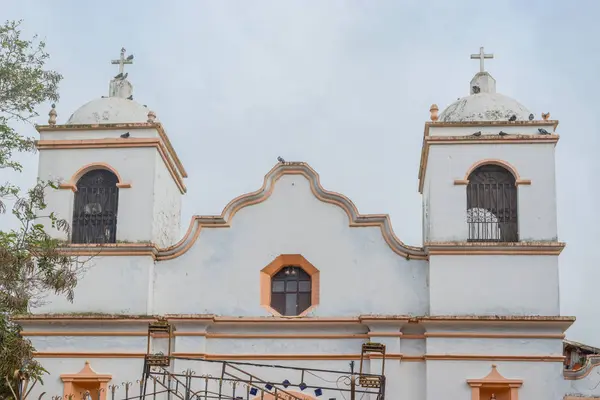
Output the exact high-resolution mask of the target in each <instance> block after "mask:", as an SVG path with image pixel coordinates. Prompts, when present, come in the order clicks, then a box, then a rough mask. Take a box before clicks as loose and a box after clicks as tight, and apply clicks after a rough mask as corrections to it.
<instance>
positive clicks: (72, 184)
mask: <svg viewBox="0 0 600 400" xmlns="http://www.w3.org/2000/svg"><path fill="white" fill-rule="evenodd" d="M96 169H104V170H107V171H110V172H112V173H113V174H115V176H116V177H117V187H118V188H119V189H129V188H131V183H125V182H123V178H121V175H120V174H119V171H117V170H116V169H115V168H113V167H111V166H110V165H109V164H107V163H104V162H96V163H91V164H87V165H85V166H83V167H81V168H79V169H78V170H77V172H75V173H74V174H73V176H72V177H71V179H69V180H68V181H67V182H65V183H61V184H60V185H59V186H58V188H59V189H69V190H72V191H73V192H76V191H77V182H78V181H79V179H81V177H82V176H83V175H85V174H86V173H88V172H90V171H93V170H96Z"/></svg>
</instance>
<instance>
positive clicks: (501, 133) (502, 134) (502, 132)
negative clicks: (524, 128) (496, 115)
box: [498, 131, 508, 136]
mask: <svg viewBox="0 0 600 400" xmlns="http://www.w3.org/2000/svg"><path fill="white" fill-rule="evenodd" d="M498 135H500V136H506V135H508V133H506V132H504V131H500V133H498Z"/></svg>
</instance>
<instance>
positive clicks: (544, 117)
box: [542, 112, 550, 121]
mask: <svg viewBox="0 0 600 400" xmlns="http://www.w3.org/2000/svg"><path fill="white" fill-rule="evenodd" d="M549 118H550V113H549V112H547V113H542V119H543V120H544V121H548V119H549Z"/></svg>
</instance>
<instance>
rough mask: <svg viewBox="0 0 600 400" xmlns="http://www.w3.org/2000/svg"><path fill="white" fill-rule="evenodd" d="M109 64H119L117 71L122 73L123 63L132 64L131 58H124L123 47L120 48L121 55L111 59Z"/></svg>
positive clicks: (123, 69)
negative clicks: (116, 58)
mask: <svg viewBox="0 0 600 400" xmlns="http://www.w3.org/2000/svg"><path fill="white" fill-rule="evenodd" d="M110 63H111V64H119V73H120V74H122V73H123V71H125V64H133V60H128V59H126V58H125V47H123V48H122V49H121V57H120V58H119V59H118V60H112V61H111V62H110Z"/></svg>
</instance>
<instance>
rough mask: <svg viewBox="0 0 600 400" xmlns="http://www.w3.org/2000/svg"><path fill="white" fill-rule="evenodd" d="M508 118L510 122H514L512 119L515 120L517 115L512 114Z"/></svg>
mask: <svg viewBox="0 0 600 400" xmlns="http://www.w3.org/2000/svg"><path fill="white" fill-rule="evenodd" d="M508 120H509V121H510V122H514V121H516V120H517V116H516V115H513V116H511V117H510V118H509V119H508Z"/></svg>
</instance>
